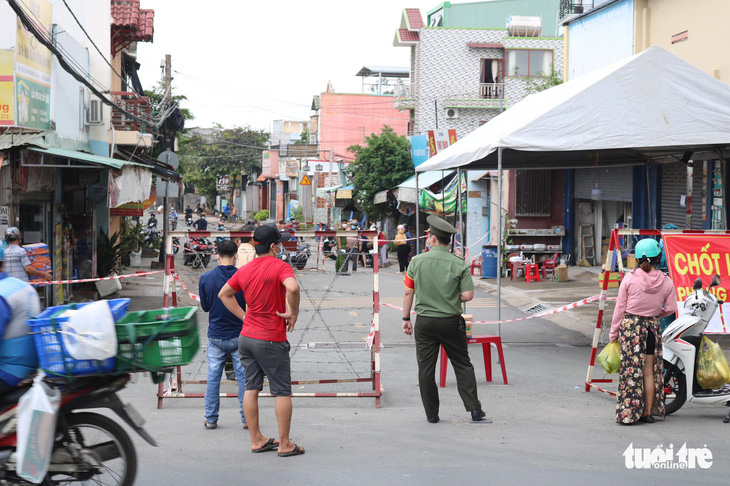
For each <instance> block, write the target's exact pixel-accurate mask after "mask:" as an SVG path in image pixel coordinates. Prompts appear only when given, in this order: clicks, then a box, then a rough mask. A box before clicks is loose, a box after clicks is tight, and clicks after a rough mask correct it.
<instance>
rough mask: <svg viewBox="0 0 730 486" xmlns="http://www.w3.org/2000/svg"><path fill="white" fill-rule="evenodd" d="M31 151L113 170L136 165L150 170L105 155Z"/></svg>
mask: <svg viewBox="0 0 730 486" xmlns="http://www.w3.org/2000/svg"><path fill="white" fill-rule="evenodd" d="M28 149H29V150H32V151H34V152H39V153H41V154H49V155H53V156H54V157H63V158H66V159H72V160H80V161H82V162H89V163H91V164H96V165H103V166H106V167H109V168H111V169H117V170H118V169H121V168H122V167H124V166H128V165H135V166H139V167H146V168H150V167H149V166H147V165H144V164H138V163H136V162H127V161H126V160H119V159H112V158H110V157H104V156H103V155H94V154H88V153H86V152H79V151H77V150H67V149H62V148H47V149H44V148H39V147H28Z"/></svg>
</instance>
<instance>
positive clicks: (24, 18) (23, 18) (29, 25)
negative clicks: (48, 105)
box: [7, 0, 153, 125]
mask: <svg viewBox="0 0 730 486" xmlns="http://www.w3.org/2000/svg"><path fill="white" fill-rule="evenodd" d="M7 2H8V4H9V5H10V8H11V9H13V11H14V12H15V14H16V15H17V16H18V19H19V20H20V22H21V23H22V24H23V25H24V26H25V28H26V29H28V31H29V32H30V33H31V34H33V36H34V37H35V38H36V39H38V41H39V42H40V43H41V44H43V46H44V47H46V48H47V49H48V50H49V51H51V52H52V53H53V54H55V55H56V59H57V60H58V63H59V64H60V65H61V67H62V68H63V70H64V71H66V72H67V73H69V74H70V75H71V76H72V77H73V78H74V79H75V80H76V81H78V82H79V83H81V84H83V85H84V86H86V87H87V88H89V90H91V92H92V93H94V95H95V96H97V97H98V98H99V99H100V100H101V101H102V102H103V103H104V104H105V105H109V106H111V107H112V108H116V109H117V110H119V111H120V112H122V113H124V114H125V115H127V116H128V117H130V118H132V119H133V120H137V121H139V122H140V123H144V124H145V125H153V123H152V122H151V121H150V120H145V119H144V118H141V117H139V116H137V115H134V114H132V113H130V112H128V111H127V110H125V109H123V108H122V107H120V106H119V105H117V104H116V103H114V102H113V101H111V100H109V99H107V98H106V97H105V96H104V95H103V94H102V93H101V92H100V91H99V90H98V89H97V88H96V87H94V86H93V85H92V84H91V83H90V82H89V81H88V80H87V79H85V78H84V76H83V75H82V74H79V73H78V72H76V70H75V69H74V68H73V66H71V65H70V64H69V62H68V60H67V59H66V57H65V56H64V55H63V53H62V52H61V51H60V50H59V49H58V48H56V46H54V45H53V43H52V42H51V41H49V40H48V39H47V38H46V37H45V36H44V35H43V33H42V32H40V31H39V30H38V28H37V27H36V25H35V24H34V22H32V21H31V20H30V19H29V18H28V15H27V14H26V12H25V10H23V8H22V7H21V6H20V5H19V4H18V2H17V0H7ZM72 59H73V57H72ZM87 75H88V73H87ZM88 76H89V77H91V76H90V75H88Z"/></svg>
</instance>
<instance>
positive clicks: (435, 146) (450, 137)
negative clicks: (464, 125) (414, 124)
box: [428, 128, 456, 157]
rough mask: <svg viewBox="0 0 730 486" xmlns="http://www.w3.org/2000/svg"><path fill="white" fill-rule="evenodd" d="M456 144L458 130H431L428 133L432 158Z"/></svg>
mask: <svg viewBox="0 0 730 486" xmlns="http://www.w3.org/2000/svg"><path fill="white" fill-rule="evenodd" d="M455 143H456V130H455V129H453V128H450V129H448V130H447V129H440V130H429V131H428V149H429V151H430V152H431V154H430V155H431V157H433V156H434V155H436V154H437V153H439V152H441V151H443V150H446V149H447V148H449V145H453V144H455Z"/></svg>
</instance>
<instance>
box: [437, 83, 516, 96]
mask: <svg viewBox="0 0 730 486" xmlns="http://www.w3.org/2000/svg"><path fill="white" fill-rule="evenodd" d="M445 88H446V98H469V99H476V98H478V99H485V100H497V99H499V98H504V84H503V83H468V84H458V83H448V84H446V87H445Z"/></svg>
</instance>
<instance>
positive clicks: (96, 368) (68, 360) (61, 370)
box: [28, 299, 129, 376]
mask: <svg viewBox="0 0 730 486" xmlns="http://www.w3.org/2000/svg"><path fill="white" fill-rule="evenodd" d="M116 300H120V301H121V300H126V301H127V303H126V305H127V306H128V305H129V299H116ZM110 303H111V301H110ZM80 305H82V304H80ZM68 308H70V306H56V307H49V308H48V309H46V310H45V311H43V313H41V315H39V316H38V317H36V318H33V319H29V320H28V326H29V327H30V331H31V333H33V340H34V342H35V348H36V352H37V353H38V361H39V362H40V366H41V368H42V369H43V370H44V371H45V372H46V373H48V374H49V375H57V376H68V375H72V376H82V375H97V374H103V373H110V372H112V371H114V369H115V367H116V360H115V358H109V359H105V360H102V361H99V360H92V359H87V360H78V359H74V358H72V357H71V355H70V354H69V353H68V351H67V350H66V347H65V346H64V345H63V341H62V340H61V338H60V333H58V332H56V331H55V330H54V327H53V324H54V323H55V325H56V329H58V328H59V327H60V325H61V323H62V322H63V321H64V320H65V318H60V319H53V320H54V323H52V322H51V319H52V318H53V316H55V315H59V314H62V313H63V312H65V311H66V310H67V309H68ZM77 308H78V307H77ZM125 308H126V307H125ZM52 309H53V310H52ZM49 311H50V312H49Z"/></svg>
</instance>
